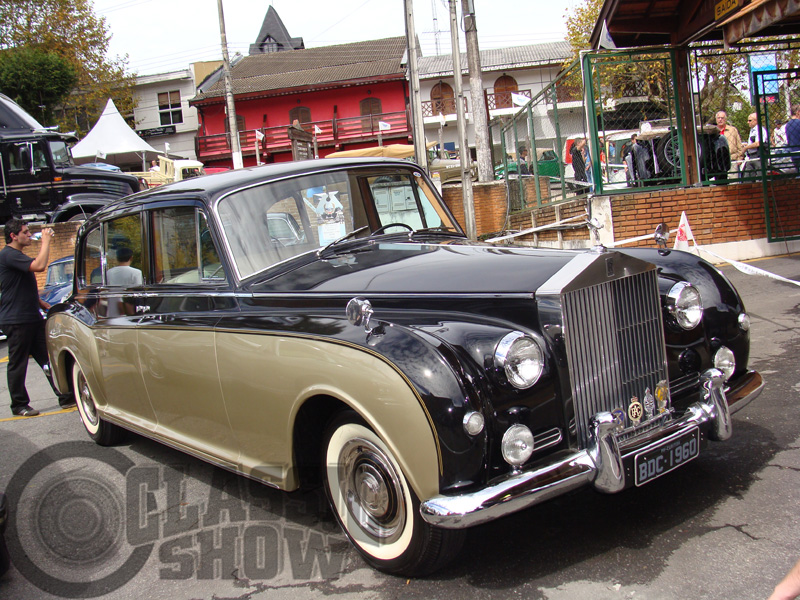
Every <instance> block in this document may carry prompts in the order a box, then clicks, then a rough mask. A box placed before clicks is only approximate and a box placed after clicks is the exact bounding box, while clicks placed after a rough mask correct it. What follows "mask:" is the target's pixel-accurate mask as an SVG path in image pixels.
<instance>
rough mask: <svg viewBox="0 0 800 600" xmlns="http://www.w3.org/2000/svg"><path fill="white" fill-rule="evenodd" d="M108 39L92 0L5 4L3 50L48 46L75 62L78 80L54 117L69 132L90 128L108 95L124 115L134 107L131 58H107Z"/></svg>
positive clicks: (0, 5)
mask: <svg viewBox="0 0 800 600" xmlns="http://www.w3.org/2000/svg"><path fill="white" fill-rule="evenodd" d="M109 38H110V33H109V31H108V27H107V26H106V22H105V19H103V18H102V17H97V16H96V15H95V14H94V11H93V8H92V3H91V1H90V0H3V1H2V2H0V50H3V49H11V48H17V49H22V48H46V49H47V52H48V53H52V54H55V55H57V56H59V57H61V58H62V59H64V60H65V61H67V62H68V63H69V64H71V65H72V67H73V69H74V71H75V74H76V76H77V84H76V86H75V87H74V89H73V90H72V93H71V94H70V95H69V96H68V97H67V98H66V99H65V101H64V102H63V103H62V105H61V106H60V107H59V109H58V111H57V113H56V114H55V115H54V119H55V123H56V124H58V125H60V126H61V127H62V129H64V130H76V131H77V132H78V133H85V132H86V131H88V129H89V128H91V126H92V125H94V123H95V121H96V120H97V118H98V117H99V115H100V113H101V112H102V110H103V108H104V106H105V104H106V101H107V100H108V98H113V100H114V103H115V104H116V105H117V108H118V109H119V111H120V113H122V114H123V115H124V114H126V113H130V112H132V111H133V95H132V87H133V84H134V76H133V75H132V74H129V73H127V70H126V69H127V57H125V58H119V57H117V58H115V59H112V58H110V57H109V56H108V40H109ZM34 114H36V113H34ZM42 124H43V125H52V124H54V123H52V122H47V123H42Z"/></svg>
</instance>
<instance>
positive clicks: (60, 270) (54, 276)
mask: <svg viewBox="0 0 800 600" xmlns="http://www.w3.org/2000/svg"><path fill="white" fill-rule="evenodd" d="M74 271H75V261H74V260H69V261H65V262H60V263H53V264H51V265H50V266H49V267H47V281H46V282H45V285H48V286H49V285H63V284H65V283H71V282H72V274H73V273H74Z"/></svg>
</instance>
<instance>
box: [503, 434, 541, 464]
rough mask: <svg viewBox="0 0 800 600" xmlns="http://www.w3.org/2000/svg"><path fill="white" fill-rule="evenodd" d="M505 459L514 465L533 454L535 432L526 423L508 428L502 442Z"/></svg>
mask: <svg viewBox="0 0 800 600" xmlns="http://www.w3.org/2000/svg"><path fill="white" fill-rule="evenodd" d="M501 448H502V451H503V459H504V460H505V461H506V462H507V463H508V464H510V465H511V466H512V467H518V466H520V465H521V464H523V463H524V462H525V461H526V460H528V459H529V458H530V457H531V454H533V434H532V433H531V430H530V429H528V428H527V427H525V425H519V424H517V425H512V426H511V427H509V428H508V429H506V432H505V434H504V435H503V443H502V446H501Z"/></svg>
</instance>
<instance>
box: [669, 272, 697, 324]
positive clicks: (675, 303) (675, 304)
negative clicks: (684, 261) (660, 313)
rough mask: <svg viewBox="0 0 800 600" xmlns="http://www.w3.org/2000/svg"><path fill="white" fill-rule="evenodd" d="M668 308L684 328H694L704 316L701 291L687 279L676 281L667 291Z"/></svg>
mask: <svg viewBox="0 0 800 600" xmlns="http://www.w3.org/2000/svg"><path fill="white" fill-rule="evenodd" d="M667 310H668V311H669V314H670V315H672V318H673V319H675V322H676V323H677V324H678V325H679V326H681V327H682V328H683V329H694V328H695V327H697V326H698V325H699V324H700V321H701V320H702V318H703V302H702V300H701V299H700V292H698V291H697V288H695V287H694V286H693V285H692V284H691V283H688V282H686V281H681V282H680V283H676V284H675V285H673V286H672V288H671V289H670V290H669V293H667Z"/></svg>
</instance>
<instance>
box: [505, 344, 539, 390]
mask: <svg viewBox="0 0 800 600" xmlns="http://www.w3.org/2000/svg"><path fill="white" fill-rule="evenodd" d="M494 364H495V367H496V368H497V369H498V371H501V372H503V373H505V376H506V380H507V381H508V383H510V384H511V385H512V386H514V387H515V388H517V389H520V390H523V389H527V388H529V387H531V386H532V385H533V384H535V383H536V382H537V381H538V380H539V377H541V375H542V372H543V371H544V352H543V350H542V347H541V345H540V344H539V342H538V341H537V340H535V339H534V338H532V337H531V336H529V335H526V334H524V333H522V332H521V331H512V332H511V333H509V334H507V335H506V336H504V337H503V339H502V340H500V342H499V343H498V344H497V347H496V348H495V352H494Z"/></svg>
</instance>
